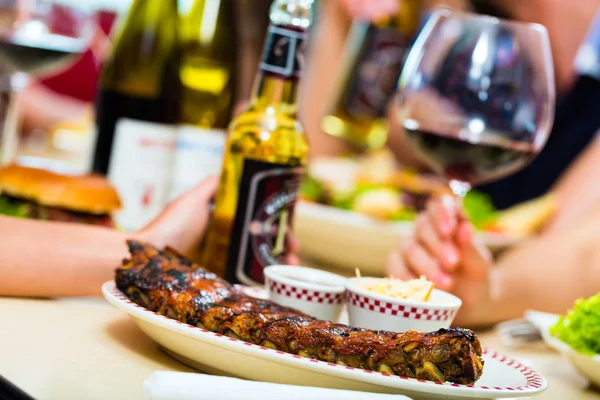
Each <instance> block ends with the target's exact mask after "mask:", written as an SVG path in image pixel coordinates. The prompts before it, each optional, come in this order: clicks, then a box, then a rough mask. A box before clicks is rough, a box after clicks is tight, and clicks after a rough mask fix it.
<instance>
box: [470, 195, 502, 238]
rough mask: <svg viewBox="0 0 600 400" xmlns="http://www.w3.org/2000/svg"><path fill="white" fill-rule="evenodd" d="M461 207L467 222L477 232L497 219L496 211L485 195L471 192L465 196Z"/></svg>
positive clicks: (488, 197) (489, 198)
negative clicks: (467, 219) (469, 222)
mask: <svg viewBox="0 0 600 400" xmlns="http://www.w3.org/2000/svg"><path fill="white" fill-rule="evenodd" d="M463 207H464V209H465V213H466V214H467V217H468V218H469V221H471V223H472V224H473V226H474V227H475V228H477V229H479V230H482V229H485V227H486V226H487V225H488V224H490V223H491V222H494V221H495V220H496V218H497V217H498V211H497V210H496V207H495V206H494V203H492V199H491V197H490V196H489V195H487V194H485V193H481V192H478V191H476V190H471V191H469V193H467V195H466V196H465V199H464V202H463Z"/></svg>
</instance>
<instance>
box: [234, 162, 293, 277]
mask: <svg viewBox="0 0 600 400" xmlns="http://www.w3.org/2000/svg"><path fill="white" fill-rule="evenodd" d="M302 173H303V168H302V167H290V166H289V165H281V164H272V163H266V162H262V161H254V160H246V161H245V162H244V169H243V173H242V179H241V182H240V190H239V197H238V206H237V210H236V214H235V219H234V222H233V229H232V235H231V245H230V246H229V254H228V257H227V270H226V278H227V279H228V280H229V281H230V282H241V283H244V284H246V285H260V284H264V275H263V269H264V268H265V267H267V266H269V265H273V264H282V263H285V256H286V254H287V252H288V233H289V232H290V230H291V226H292V220H293V214H294V207H295V204H296V198H297V194H298V188H299V186H300V179H301V176H302Z"/></svg>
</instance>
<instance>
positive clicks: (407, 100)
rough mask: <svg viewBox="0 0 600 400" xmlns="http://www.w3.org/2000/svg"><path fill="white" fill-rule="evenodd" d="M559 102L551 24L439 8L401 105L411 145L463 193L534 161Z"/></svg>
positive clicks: (418, 44)
mask: <svg viewBox="0 0 600 400" xmlns="http://www.w3.org/2000/svg"><path fill="white" fill-rule="evenodd" d="M554 104H555V83H554V71H553V64H552V55H551V50H550V43H549V38H548V33H547V31H546V29H545V27H543V26H541V25H538V24H531V23H524V22H518V21H508V20H501V19H498V18H493V17H489V16H484V15H477V14H472V13H467V12H461V11H453V10H449V9H438V10H436V11H435V12H434V13H433V14H432V15H431V17H430V19H429V21H428V22H427V23H426V25H425V27H424V28H423V30H422V31H421V34H420V35H419V36H418V38H417V40H416V41H415V44H414V46H413V48H412V50H411V52H410V53H409V56H408V58H407V61H406V64H405V67H404V70H403V71H402V75H401V77H400V82H399V91H398V97H397V103H396V106H397V108H396V111H397V116H398V118H399V122H400V124H401V126H402V127H403V128H404V130H405V131H406V134H407V137H408V141H409V143H410V144H411V146H412V147H414V149H415V150H416V151H417V153H418V155H419V156H420V157H421V158H422V160H423V161H424V162H425V163H426V164H427V165H429V167H430V168H431V169H432V170H433V171H434V172H435V173H436V174H438V175H440V176H442V177H443V178H445V179H447V180H448V183H449V185H450V187H451V189H452V191H453V192H454V193H455V194H456V195H457V196H459V197H461V198H462V197H464V196H465V195H466V194H467V192H468V191H469V190H470V188H471V187H472V186H473V185H477V184H482V183H486V182H490V181H493V180H496V179H499V178H502V177H504V176H506V175H509V174H511V173H514V172H516V171H517V170H519V169H520V168H523V167H524V166H526V165H527V164H528V163H529V162H531V160H532V159H533V158H534V157H535V155H536V154H538V153H539V152H540V151H541V150H542V148H543V147H544V145H545V143H546V140H547V138H548V135H549V133H550V130H551V127H552V123H553V120H554Z"/></svg>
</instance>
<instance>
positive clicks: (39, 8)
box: [0, 0, 95, 165]
mask: <svg viewBox="0 0 600 400" xmlns="http://www.w3.org/2000/svg"><path fill="white" fill-rule="evenodd" d="M69 3H72V5H67V4H66V3H65V2H64V1H60V0H3V1H0V132H1V140H0V164H2V165H5V164H8V163H11V162H14V161H15V160H14V157H15V154H16V149H17V144H18V121H19V118H18V117H19V106H20V105H19V101H18V98H19V96H18V93H19V92H20V91H21V90H23V89H24V88H25V87H26V85H27V83H28V81H29V79H31V78H32V77H34V78H40V77H46V76H49V75H51V74H54V73H57V72H59V71H61V70H62V69H64V68H67V67H68V66H69V65H71V64H72V63H74V62H75V61H76V60H77V58H78V57H81V55H82V54H83V53H84V52H85V51H86V49H87V46H88V44H89V42H90V41H91V39H92V37H93V33H94V26H95V24H94V21H93V19H92V17H91V14H90V13H89V12H88V11H89V10H87V8H86V5H85V3H86V2H85V1H79V2H69Z"/></svg>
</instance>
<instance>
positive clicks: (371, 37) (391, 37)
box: [345, 25, 410, 118]
mask: <svg viewBox="0 0 600 400" xmlns="http://www.w3.org/2000/svg"><path fill="white" fill-rule="evenodd" d="M362 46H363V47H362V49H361V50H360V52H359V54H358V59H357V61H356V69H355V71H354V76H353V79H349V80H348V81H347V84H348V85H349V86H350V87H349V88H348V95H347V96H346V101H345V109H346V111H347V112H348V113H349V114H350V115H353V116H356V117H359V118H360V117H363V118H379V117H382V116H383V115H384V114H385V110H386V107H387V105H388V104H389V101H390V99H391V97H392V96H393V94H394V92H395V90H396V87H397V83H398V78H399V77H400V73H401V71H402V67H403V65H404V60H405V58H406V54H407V50H408V49H409V46H410V39H409V38H407V37H404V36H403V35H402V34H401V33H400V32H399V31H398V29H396V28H379V27H376V26H374V25H370V26H369V27H368V28H367V31H366V34H365V39H364V42H363V44H362Z"/></svg>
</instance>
